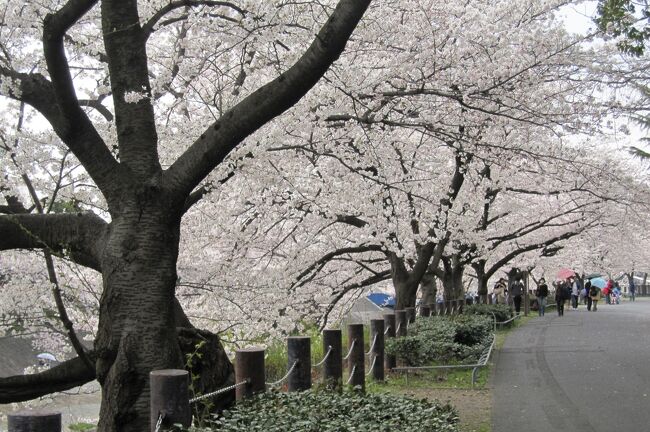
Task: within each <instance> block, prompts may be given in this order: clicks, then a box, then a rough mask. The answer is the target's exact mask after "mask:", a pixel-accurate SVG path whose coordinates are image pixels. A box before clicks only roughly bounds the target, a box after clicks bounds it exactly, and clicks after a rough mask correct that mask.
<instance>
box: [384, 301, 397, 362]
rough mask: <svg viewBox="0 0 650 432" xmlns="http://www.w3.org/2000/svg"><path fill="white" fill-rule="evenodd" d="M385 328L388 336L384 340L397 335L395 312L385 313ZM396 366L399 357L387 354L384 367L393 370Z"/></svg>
mask: <svg viewBox="0 0 650 432" xmlns="http://www.w3.org/2000/svg"><path fill="white" fill-rule="evenodd" d="M384 328H385V330H384V331H386V337H385V338H384V342H385V341H386V340H387V339H388V338H394V337H395V314H394V313H387V314H384ZM396 366H397V359H396V358H395V356H394V355H390V354H386V355H385V357H384V367H385V368H386V369H388V370H391V369H393V368H394V367H396Z"/></svg>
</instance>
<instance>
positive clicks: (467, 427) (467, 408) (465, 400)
mask: <svg viewBox="0 0 650 432" xmlns="http://www.w3.org/2000/svg"><path fill="white" fill-rule="evenodd" d="M403 393H404V394H405V395H408V396H413V397H416V398H426V399H431V400H433V399H436V400H438V401H440V402H443V403H444V402H449V403H450V404H451V405H453V406H454V407H455V408H456V409H457V410H458V415H459V417H460V430H461V431H463V432H487V431H489V430H490V412H491V406H492V400H491V398H490V390H489V389H481V390H471V389H453V388H416V389H410V390H404V392H403Z"/></svg>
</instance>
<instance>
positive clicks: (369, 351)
mask: <svg viewBox="0 0 650 432" xmlns="http://www.w3.org/2000/svg"><path fill="white" fill-rule="evenodd" d="M377 336H379V334H375V338H374V339H373V340H372V345H370V349H369V350H368V352H367V353H366V355H370V354H372V350H373V349H375V344H376V343H377Z"/></svg>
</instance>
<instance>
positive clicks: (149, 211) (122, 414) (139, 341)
mask: <svg viewBox="0 0 650 432" xmlns="http://www.w3.org/2000/svg"><path fill="white" fill-rule="evenodd" d="M149 193H150V194H151V195H154V196H149V197H148V196H146V194H139V195H138V196H135V197H134V199H132V200H131V202H128V201H127V200H126V199H125V201H127V202H125V203H124V208H123V209H121V210H122V211H121V212H120V214H117V215H114V216H113V217H114V219H113V221H112V222H111V226H110V234H109V237H108V239H107V241H106V245H105V248H104V253H103V256H102V273H103V283H104V290H103V293H102V298H101V302H100V314H99V328H98V334H97V339H96V341H95V351H96V353H97V363H96V372H97V379H98V381H99V382H100V384H101V386H102V403H101V408H100V423H99V431H101V432H131V431H133V432H136V431H138V432H141V431H146V430H148V429H149V399H150V397H149V372H151V371H152V370H156V369H182V368H183V366H184V363H185V362H184V359H183V355H182V354H181V347H180V345H179V339H178V334H177V331H176V320H175V317H174V291H175V286H176V277H177V276H176V259H177V256H178V245H179V232H180V229H179V228H180V212H179V211H175V210H177V209H180V206H178V205H175V203H172V202H170V200H167V199H165V196H164V195H163V194H154V193H151V191H149ZM216 350H217V351H219V350H220V351H223V347H221V346H220V344H219V345H218V346H217V348H216ZM217 364H218V365H222V366H223V365H229V362H228V360H227V358H225V356H223V358H221V359H220V361H218V362H217ZM225 367H226V368H228V366H225ZM231 367H232V366H230V368H231ZM228 372H229V370H228V371H219V372H218V373H224V374H225V375H228ZM188 385H189V383H188Z"/></svg>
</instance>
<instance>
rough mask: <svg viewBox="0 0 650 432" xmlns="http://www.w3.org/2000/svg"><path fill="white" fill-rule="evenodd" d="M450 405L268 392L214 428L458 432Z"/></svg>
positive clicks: (349, 394) (320, 393) (321, 393)
mask: <svg viewBox="0 0 650 432" xmlns="http://www.w3.org/2000/svg"><path fill="white" fill-rule="evenodd" d="M457 423H458V417H457V415H456V412H455V410H454V409H453V408H452V407H451V406H450V405H448V404H447V405H440V404H438V403H436V402H430V401H427V400H416V399H410V398H407V397H403V396H394V395H388V394H372V395H363V394H361V393H359V392H346V393H344V394H339V393H336V392H328V391H312V390H310V391H306V392H299V393H278V392H266V393H262V394H260V395H257V396H255V397H253V398H251V399H247V400H244V401H242V402H241V403H239V404H237V405H236V406H235V407H234V408H233V409H232V410H228V411H225V412H224V413H223V416H222V417H220V418H219V419H217V420H215V422H214V425H213V426H212V427H211V428H210V429H192V430H193V431H199V430H200V431H208V430H212V431H224V432H244V431H246V432H252V431H264V432H285V431H292V432H333V431H373V432H374V431H400V430H402V431H409V430H423V431H431V432H438V431H439V432H446V431H449V432H454V431H457V430H458V429H457Z"/></svg>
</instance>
